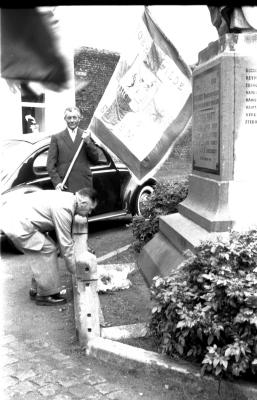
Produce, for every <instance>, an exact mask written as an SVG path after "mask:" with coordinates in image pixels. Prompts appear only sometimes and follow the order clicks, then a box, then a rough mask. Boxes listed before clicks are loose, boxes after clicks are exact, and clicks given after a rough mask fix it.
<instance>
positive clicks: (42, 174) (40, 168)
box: [29, 146, 54, 190]
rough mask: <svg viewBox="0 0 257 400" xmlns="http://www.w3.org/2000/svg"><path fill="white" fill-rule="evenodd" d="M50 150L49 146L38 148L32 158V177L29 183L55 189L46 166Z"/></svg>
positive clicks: (42, 187)
mask: <svg viewBox="0 0 257 400" xmlns="http://www.w3.org/2000/svg"><path fill="white" fill-rule="evenodd" d="M48 150H49V146H45V147H44V148H42V149H40V150H38V151H37V152H36V153H35V154H34V156H33V159H32V160H31V179H30V183H29V184H30V185H36V186H39V187H40V188H41V189H44V190H47V189H54V186H53V183H52V181H51V178H50V176H49V175H48V172H47V168H46V163H47V155H48Z"/></svg>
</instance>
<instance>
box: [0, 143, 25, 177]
mask: <svg viewBox="0 0 257 400" xmlns="http://www.w3.org/2000/svg"><path fill="white" fill-rule="evenodd" d="M0 149H1V168H0V174H1V184H2V185H3V184H5V183H6V182H7V181H8V179H9V177H10V175H12V173H13V172H14V171H16V169H17V168H18V167H19V165H20V164H21V163H22V162H23V161H24V160H25V159H26V158H27V157H28V156H29V155H30V153H31V150H32V145H31V143H28V142H24V141H22V140H2V141H1V143H0Z"/></svg>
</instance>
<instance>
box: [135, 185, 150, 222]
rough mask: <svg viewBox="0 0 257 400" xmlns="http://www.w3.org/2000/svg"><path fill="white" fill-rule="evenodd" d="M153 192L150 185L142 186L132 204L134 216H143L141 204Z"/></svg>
mask: <svg viewBox="0 0 257 400" xmlns="http://www.w3.org/2000/svg"><path fill="white" fill-rule="evenodd" d="M153 191H154V188H153V187H152V186H150V185H145V186H142V187H141V188H140V189H139V191H138V192H137V195H136V199H135V203H134V213H133V214H134V215H139V216H144V208H143V202H144V200H146V199H147V197H149V196H150V195H151V194H152V193H153Z"/></svg>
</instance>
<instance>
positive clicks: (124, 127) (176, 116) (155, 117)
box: [88, 7, 192, 183]
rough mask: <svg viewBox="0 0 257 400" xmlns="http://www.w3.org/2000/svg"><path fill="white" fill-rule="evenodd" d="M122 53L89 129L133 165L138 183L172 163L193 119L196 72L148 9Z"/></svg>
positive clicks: (126, 162) (120, 157) (121, 157)
mask: <svg viewBox="0 0 257 400" xmlns="http://www.w3.org/2000/svg"><path fill="white" fill-rule="evenodd" d="M134 39H135V40H134V41H133V40H132V38H131V43H130V46H129V48H128V49H127V51H126V52H124V54H122V55H121V57H120V59H119V62H118V64H117V66H116V69H115V71H114V73H113V75H112V78H111V79H110V82H109V84H108V86H107V88H106V90H105V92H104V94H103V96H102V99H101V100H100V102H99V104H98V106H97V108H96V110H95V113H94V115H93V117H92V120H91V122H90V124H89V127H88V130H89V131H90V132H91V133H92V135H93V136H94V135H95V136H96V138H98V139H100V141H101V142H102V143H103V144H104V145H106V146H107V147H108V148H109V149H110V150H111V151H112V152H113V153H114V154H116V155H117V156H118V157H119V159H120V160H121V161H122V162H123V163H124V164H126V165H127V167H128V168H129V169H130V171H131V172H132V174H133V175H134V176H135V177H136V179H137V180H138V182H139V183H140V182H143V181H144V180H146V179H147V177H148V176H149V175H152V174H153V173H154V172H155V171H157V169H158V168H159V167H160V166H161V165H162V164H163V162H164V161H165V160H166V159H167V157H168V155H169V154H170V151H171V149H172V147H173V145H174V144H175V142H176V140H177V139H178V138H179V137H181V135H182V134H183V132H185V128H186V127H187V126H188V124H189V122H190V120H191V116H192V104H191V103H192V99H191V92H192V86H191V69H190V67H189V66H188V65H187V64H186V63H185V62H184V61H183V60H182V58H181V57H180V55H179V53H178V51H177V50H176V48H175V47H174V46H173V44H172V43H171V42H170V41H169V40H168V38H167V37H166V36H165V35H164V33H163V32H162V31H161V30H160V29H159V27H158V26H157V25H156V24H155V22H154V21H153V20H152V18H151V15H150V13H149V10H148V8H147V7H145V11H144V14H143V18H142V21H141V23H140V26H139V29H138V32H137V35H136V37H135V38H134Z"/></svg>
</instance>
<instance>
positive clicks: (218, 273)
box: [149, 230, 257, 378]
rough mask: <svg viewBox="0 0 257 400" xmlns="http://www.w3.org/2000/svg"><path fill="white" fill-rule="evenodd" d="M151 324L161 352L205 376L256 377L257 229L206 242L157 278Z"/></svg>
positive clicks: (152, 332) (150, 326) (153, 295)
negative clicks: (192, 365)
mask: <svg viewBox="0 0 257 400" xmlns="http://www.w3.org/2000/svg"><path fill="white" fill-rule="evenodd" d="M151 294H152V297H153V299H154V300H155V302H156V306H155V307H154V308H153V310H152V318H151V321H150V324H149V328H150V333H151V335H152V336H154V338H155V339H156V341H157V345H158V347H159V350H160V351H162V352H163V353H165V354H167V355H170V356H173V357H174V356H179V357H182V358H185V359H187V360H190V361H196V362H200V363H201V364H202V374H204V373H205V372H210V373H213V374H214V375H216V376H219V377H222V376H227V377H232V376H237V377H238V376H244V377H247V378H249V377H250V378H251V377H253V375H254V374H256V372H257V230H251V231H249V232H244V233H238V232H231V233H229V234H228V238H227V240H225V239H217V240H216V241H213V242H210V241H206V242H203V243H202V244H201V245H200V246H199V247H198V248H197V249H196V251H195V254H194V255H193V254H191V255H190V256H189V257H188V258H187V259H186V260H185V261H184V262H183V263H182V264H181V265H180V266H179V268H178V269H177V271H176V272H174V273H172V274H170V275H169V276H168V277H165V278H160V277H155V278H154V282H153V285H152V287H151Z"/></svg>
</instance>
